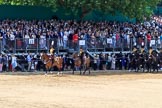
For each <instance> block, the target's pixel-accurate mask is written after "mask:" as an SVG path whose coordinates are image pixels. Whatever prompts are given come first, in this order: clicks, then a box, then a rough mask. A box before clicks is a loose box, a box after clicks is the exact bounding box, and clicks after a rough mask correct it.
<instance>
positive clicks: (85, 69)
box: [83, 67, 87, 75]
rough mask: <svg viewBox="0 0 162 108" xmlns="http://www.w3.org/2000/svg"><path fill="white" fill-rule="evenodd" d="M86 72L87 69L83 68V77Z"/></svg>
mask: <svg viewBox="0 0 162 108" xmlns="http://www.w3.org/2000/svg"><path fill="white" fill-rule="evenodd" d="M86 71H87V67H85V68H84V72H83V75H85V73H86Z"/></svg>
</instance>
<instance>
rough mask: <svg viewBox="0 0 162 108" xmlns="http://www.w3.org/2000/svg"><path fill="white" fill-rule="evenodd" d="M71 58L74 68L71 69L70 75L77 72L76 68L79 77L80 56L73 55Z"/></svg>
mask: <svg viewBox="0 0 162 108" xmlns="http://www.w3.org/2000/svg"><path fill="white" fill-rule="evenodd" d="M72 58H73V61H74V67H73V72H72V74H74V71H75V70H77V68H79V70H80V75H81V68H82V61H81V56H80V55H79V54H78V53H74V54H73V55H72Z"/></svg>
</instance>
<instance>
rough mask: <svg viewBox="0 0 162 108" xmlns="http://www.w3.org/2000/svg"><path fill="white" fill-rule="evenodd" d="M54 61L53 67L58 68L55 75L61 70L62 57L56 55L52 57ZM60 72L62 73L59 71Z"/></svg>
mask: <svg viewBox="0 0 162 108" xmlns="http://www.w3.org/2000/svg"><path fill="white" fill-rule="evenodd" d="M53 60H54V61H53V65H52V66H53V67H57V69H58V73H57V75H59V74H60V72H61V70H62V67H63V58H62V57H60V56H58V57H54V59H53ZM61 74H62V75H63V73H62V72H61Z"/></svg>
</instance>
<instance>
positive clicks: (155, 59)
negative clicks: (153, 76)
mask: <svg viewBox="0 0 162 108" xmlns="http://www.w3.org/2000/svg"><path fill="white" fill-rule="evenodd" d="M159 62H160V61H159V57H158V54H157V55H152V67H153V72H154V71H155V70H156V71H157V72H158V71H159Z"/></svg>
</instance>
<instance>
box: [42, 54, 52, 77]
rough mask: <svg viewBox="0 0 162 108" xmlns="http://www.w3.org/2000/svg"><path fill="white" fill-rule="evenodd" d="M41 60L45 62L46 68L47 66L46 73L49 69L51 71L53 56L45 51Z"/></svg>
mask: <svg viewBox="0 0 162 108" xmlns="http://www.w3.org/2000/svg"><path fill="white" fill-rule="evenodd" d="M41 60H42V61H43V63H44V68H45V71H46V74H47V71H49V72H50V70H51V68H52V57H51V56H49V55H47V54H46V53H43V54H42V55H41Z"/></svg>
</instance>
